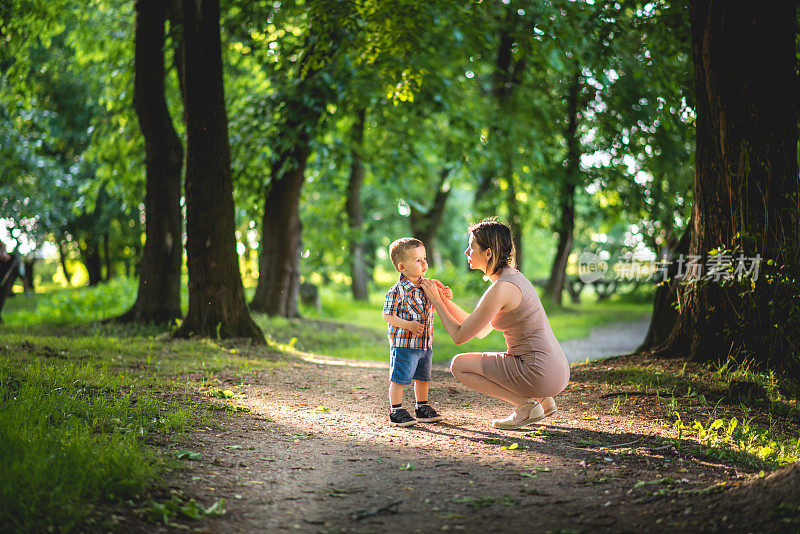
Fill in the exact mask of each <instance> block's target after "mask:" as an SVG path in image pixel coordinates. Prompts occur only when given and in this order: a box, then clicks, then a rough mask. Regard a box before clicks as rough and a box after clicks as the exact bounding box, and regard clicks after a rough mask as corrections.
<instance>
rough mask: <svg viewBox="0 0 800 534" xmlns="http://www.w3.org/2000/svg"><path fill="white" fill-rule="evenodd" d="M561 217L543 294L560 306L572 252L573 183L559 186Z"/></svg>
mask: <svg viewBox="0 0 800 534" xmlns="http://www.w3.org/2000/svg"><path fill="white" fill-rule="evenodd" d="M560 204H561V206H560V208H561V219H560V220H559V224H558V246H557V247H556V255H555V257H554V258H553V266H552V268H551V269H550V278H549V279H548V280H547V286H546V287H545V290H544V294H545V299H547V300H548V301H549V302H550V304H551V305H554V306H561V304H562V302H563V298H562V297H563V293H564V284H565V283H566V281H567V262H568V260H569V255H570V252H572V239H573V231H574V229H575V184H571V183H566V182H565V183H563V184H562V188H561V201H560Z"/></svg>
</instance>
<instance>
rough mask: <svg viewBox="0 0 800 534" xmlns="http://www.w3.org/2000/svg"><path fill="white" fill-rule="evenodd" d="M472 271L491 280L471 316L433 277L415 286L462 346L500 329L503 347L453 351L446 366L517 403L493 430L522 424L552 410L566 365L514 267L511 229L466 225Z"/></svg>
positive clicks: (486, 223) (489, 222)
mask: <svg viewBox="0 0 800 534" xmlns="http://www.w3.org/2000/svg"><path fill="white" fill-rule="evenodd" d="M469 233H470V236H469V246H468V247H467V250H466V251H464V253H465V254H466V255H467V258H468V261H469V265H470V268H472V269H477V270H480V271H483V273H484V275H485V276H484V278H485V279H488V280H491V282H492V285H491V286H489V288H488V289H487V290H486V292H485V293H484V294H483V296H482V297H481V299H480V301H478V305H477V307H476V308H475V311H473V312H472V313H471V314H469V313H467V312H465V311H464V310H462V309H461V308H459V307H458V306H457V305H456V304H454V303H453V302H452V301H451V300H449V299H445V298H443V295H441V293H440V289H439V287H438V286H437V285H436V284H435V283H434V282H433V281H431V280H427V279H423V280H422V282H421V284H422V288H423V289H424V291H425V294H426V296H427V297H428V298H429V299H430V301H431V302H432V303H433V305H434V306H435V307H436V311H437V312H438V313H439V318H440V320H441V321H442V324H443V325H444V327H445V329H446V330H447V332H448V333H449V334H450V337H452V338H453V341H455V342H456V344H458V345H460V344H462V343H465V342H466V341H469V340H470V339H472V338H474V337H475V336H477V337H480V338H483V337H485V336H486V335H488V334H489V332H491V331H492V328H496V329H497V330H500V331H501V332H503V336H505V339H506V345H507V346H508V350H507V351H506V352H500V353H492V352H484V353H479V352H469V353H465V354H457V355H456V356H455V357H454V358H453V361H452V363H451V364H450V370H451V371H452V373H453V376H455V377H456V379H457V380H458V381H459V382H461V383H462V384H464V385H465V386H467V387H469V388H472V389H474V390H477V391H480V392H481V393H485V394H487V395H491V396H492V397H497V398H498V399H502V400H504V401H506V402H509V403H511V404H513V405H514V406H515V409H514V411H513V412H512V413H511V415H509V416H508V417H506V418H504V419H495V420H494V421H493V422H492V426H493V427H494V428H502V429H511V428H522V427H525V426H527V425H530V424H532V423H535V422H536V421H539V420H541V419H543V418H544V417H545V416H548V415H550V414H552V413H554V412H555V411H556V404H555V401H554V400H553V397H554V396H555V395H558V394H559V393H561V392H562V391H563V390H564V388H565V387H567V383H568V382H569V364H568V363H567V359H566V357H565V356H564V352H563V351H562V350H561V346H560V345H559V344H558V341H557V340H556V337H555V335H554V334H553V330H552V328H550V323H549V322H548V320H547V316H546V315H545V312H544V308H543V307H542V303H541V301H540V300H539V296H538V295H537V294H536V290H535V289H534V288H533V286H532V285H531V283H530V282H529V281H528V279H527V278H525V276H524V275H523V274H522V273H520V272H519V271H518V270H516V269H515V268H514V265H515V262H514V255H515V252H514V243H513V241H512V239H511V230H510V229H509V228H508V226H506V225H505V224H503V223H501V222H498V221H497V220H496V219H494V218H490V219H485V220H483V221H481V222H480V223H478V224H475V225H473V226H471V227H470V228H469Z"/></svg>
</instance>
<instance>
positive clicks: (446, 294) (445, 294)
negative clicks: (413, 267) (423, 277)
mask: <svg viewBox="0 0 800 534" xmlns="http://www.w3.org/2000/svg"><path fill="white" fill-rule="evenodd" d="M427 280H430V281H431V282H433V283H434V284H436V287H437V288H438V289H439V296H440V297H441V298H442V300H453V290H452V289H450V287H449V286H446V285H444V284H443V283H441V282H440V281H439V280H437V279H436V278H428V279H427Z"/></svg>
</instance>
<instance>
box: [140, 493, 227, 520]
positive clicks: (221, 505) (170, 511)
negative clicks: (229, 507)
mask: <svg viewBox="0 0 800 534" xmlns="http://www.w3.org/2000/svg"><path fill="white" fill-rule="evenodd" d="M137 512H138V514H139V515H141V516H142V517H144V518H145V519H147V520H148V521H151V522H153V523H163V524H165V525H166V524H168V523H170V522H171V521H172V520H174V519H176V518H179V517H185V518H188V519H200V518H201V517H203V516H218V515H225V499H217V500H216V501H215V502H214V503H213V504H212V505H211V506H209V507H208V508H203V507H202V506H200V505H199V504H197V502H195V500H194V499H189V500H188V501H186V502H184V501H183V499H181V498H180V497H179V496H177V495H173V496H172V497H171V498H170V499H169V500H167V501H165V502H163V503H158V502H156V501H150V506H148V507H146V508H142V509H140V510H137Z"/></svg>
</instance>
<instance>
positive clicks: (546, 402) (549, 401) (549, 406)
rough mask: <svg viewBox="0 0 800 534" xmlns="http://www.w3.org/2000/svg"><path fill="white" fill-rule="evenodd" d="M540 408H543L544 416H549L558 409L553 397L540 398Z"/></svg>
mask: <svg viewBox="0 0 800 534" xmlns="http://www.w3.org/2000/svg"><path fill="white" fill-rule="evenodd" d="M542 408H543V409H544V416H545V417H549V416H551V415H553V414H554V413H556V412H557V411H558V408H557V407H556V401H555V399H554V398H553V397H547V398H545V399H542Z"/></svg>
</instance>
